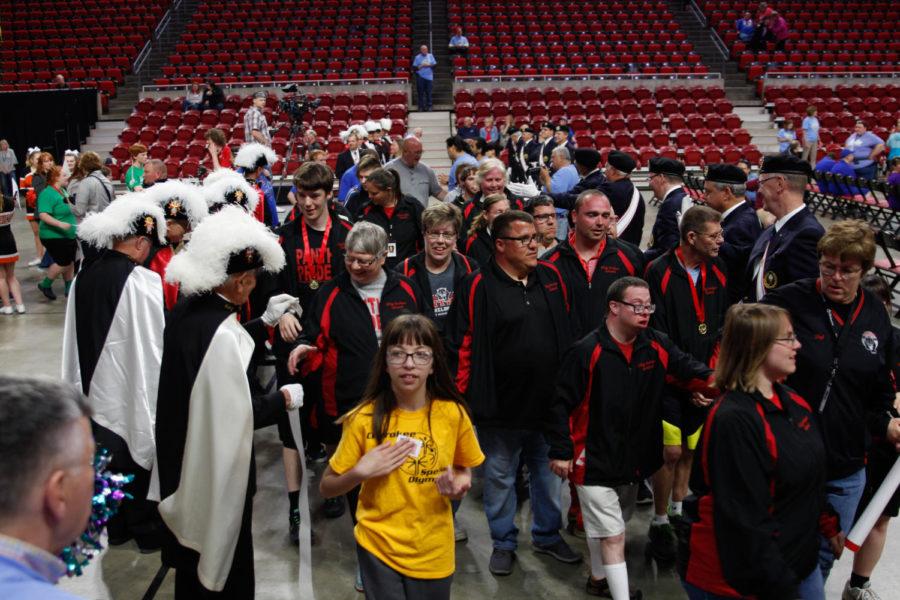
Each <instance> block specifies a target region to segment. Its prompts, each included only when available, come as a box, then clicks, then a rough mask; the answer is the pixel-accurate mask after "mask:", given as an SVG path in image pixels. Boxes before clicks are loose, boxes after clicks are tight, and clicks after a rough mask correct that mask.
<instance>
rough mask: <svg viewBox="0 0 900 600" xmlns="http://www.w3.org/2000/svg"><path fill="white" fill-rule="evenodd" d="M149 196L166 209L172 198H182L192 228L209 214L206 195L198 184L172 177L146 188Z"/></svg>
mask: <svg viewBox="0 0 900 600" xmlns="http://www.w3.org/2000/svg"><path fill="white" fill-rule="evenodd" d="M145 193H146V195H147V198H149V199H150V200H151V201H152V202H154V203H156V204H158V205H159V206H160V208H162V209H163V211H165V207H166V203H167V202H168V201H169V200H171V199H172V198H178V199H179V200H181V203H182V205H183V206H184V210H185V212H187V215H188V220H189V221H190V222H191V229H193V228H194V227H196V226H197V225H199V224H200V221H202V220H203V219H205V218H206V216H207V215H208V214H209V209H208V208H207V207H206V197H205V196H204V195H203V190H202V189H201V188H199V187H197V186H196V185H193V184H190V183H185V182H184V181H178V180H177V179H170V180H168V181H164V182H162V183H157V184H155V185H154V186H153V187H151V188H149V189H148V190H146V192H145Z"/></svg>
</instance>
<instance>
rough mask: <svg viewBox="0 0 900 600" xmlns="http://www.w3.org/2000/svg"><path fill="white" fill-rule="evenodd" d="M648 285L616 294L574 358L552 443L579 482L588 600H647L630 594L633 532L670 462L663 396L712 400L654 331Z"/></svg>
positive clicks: (568, 474) (701, 371)
mask: <svg viewBox="0 0 900 600" xmlns="http://www.w3.org/2000/svg"><path fill="white" fill-rule="evenodd" d="M655 308H656V307H655V305H654V304H653V303H652V302H651V301H650V290H648V289H647V283H646V282H645V281H644V280H643V279H639V278H637V277H623V278H621V279H619V280H617V281H616V282H615V283H613V284H612V285H611V286H609V294H608V296H607V306H606V311H607V314H606V317H605V319H604V321H603V322H602V323H601V325H600V327H598V328H597V329H595V330H594V331H592V332H590V333H589V334H588V335H586V336H584V337H583V338H582V339H581V340H580V341H578V342H576V343H575V345H574V346H572V347H571V349H569V350H568V352H566V354H565V355H564V356H563V359H562V361H561V362H560V369H559V373H558V375H557V376H556V389H555V398H554V401H553V403H552V405H551V412H550V416H549V418H547V420H546V422H545V432H544V435H545V437H546V439H547V444H548V445H549V446H550V451H549V456H550V468H551V470H552V471H553V472H554V473H555V474H556V475H558V476H559V477H561V478H563V479H568V478H571V480H572V481H573V482H574V483H575V487H576V490H577V494H578V497H579V499H580V503H581V510H582V512H583V514H584V530H585V534H586V535H587V546H588V550H589V552H590V558H591V570H590V572H591V574H590V577H589V578H588V580H587V584H586V588H587V592H588V594H591V595H593V596H604V597H606V598H613V599H614V600H628V599H629V598H633V599H638V600H639V599H640V598H642V597H643V595H642V594H641V592H640V591H639V590H632V591H631V592H629V589H628V572H627V568H626V565H625V523H626V522H627V521H628V520H629V519H630V517H631V515H632V513H633V511H634V505H635V500H636V498H637V484H638V482H639V481H641V480H642V479H644V478H646V477H649V476H650V475H652V474H653V473H655V472H656V471H657V469H659V467H660V465H661V463H662V436H661V435H660V422H661V421H662V397H663V387H664V385H665V382H666V381H668V380H673V381H677V382H679V385H682V386H684V387H685V388H686V389H689V390H692V391H698V392H703V393H707V394H712V392H713V390H709V384H708V383H707V380H708V379H709V378H710V376H711V375H712V371H711V370H710V369H709V368H708V367H707V366H706V365H704V364H703V363H700V362H698V361H696V360H694V359H693V358H691V356H690V355H689V354H686V353H684V352H682V351H681V350H679V349H678V346H676V345H675V344H674V343H673V342H672V341H671V340H669V338H668V337H666V336H665V335H664V334H662V333H660V332H658V331H656V330H654V329H650V328H648V325H649V321H650V316H651V315H652V314H653V311H654V310H655Z"/></svg>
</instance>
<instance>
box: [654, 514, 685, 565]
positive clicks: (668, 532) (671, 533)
mask: <svg viewBox="0 0 900 600" xmlns="http://www.w3.org/2000/svg"><path fill="white" fill-rule="evenodd" d="M647 537H648V538H649V542H648V543H647V554H649V555H650V556H651V557H652V558H653V559H655V560H656V561H658V562H662V563H672V562H674V561H675V557H676V555H677V552H678V550H677V540H676V538H675V530H674V529H673V528H672V524H671V523H661V524H658V525H654V524H653V523H651V524H650V530H649V531H648V532H647Z"/></svg>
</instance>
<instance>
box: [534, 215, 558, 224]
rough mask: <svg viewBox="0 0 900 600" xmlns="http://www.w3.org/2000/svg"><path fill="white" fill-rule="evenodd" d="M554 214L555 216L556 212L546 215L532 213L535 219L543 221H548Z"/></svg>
mask: <svg viewBox="0 0 900 600" xmlns="http://www.w3.org/2000/svg"><path fill="white" fill-rule="evenodd" d="M555 216H556V213H547V214H546V215H534V217H533V218H534V220H535V221H541V222H544V221H549V220H550V219H552V218H553V217H555Z"/></svg>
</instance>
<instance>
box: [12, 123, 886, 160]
mask: <svg viewBox="0 0 900 600" xmlns="http://www.w3.org/2000/svg"><path fill="white" fill-rule="evenodd" d="M886 145H887V148H888V157H887V159H888V162H891V161H892V160H894V159H895V158H897V157H900V121H897V124H896V125H894V131H892V132H891V135H889V136H888V139H887V142H886ZM2 146H3V142H2V141H0V148H2ZM13 158H15V155H13Z"/></svg>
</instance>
